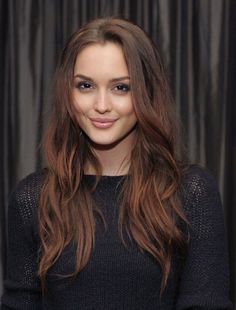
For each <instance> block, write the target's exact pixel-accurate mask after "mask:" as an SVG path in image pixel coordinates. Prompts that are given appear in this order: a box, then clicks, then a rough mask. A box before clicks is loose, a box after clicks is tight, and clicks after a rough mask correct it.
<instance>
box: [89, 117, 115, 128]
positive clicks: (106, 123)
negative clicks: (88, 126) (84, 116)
mask: <svg viewBox="0 0 236 310" xmlns="http://www.w3.org/2000/svg"><path fill="white" fill-rule="evenodd" d="M90 120H91V122H92V124H93V125H94V126H95V127H97V128H110V127H111V126H112V125H113V124H114V123H115V121H116V119H111V118H90Z"/></svg>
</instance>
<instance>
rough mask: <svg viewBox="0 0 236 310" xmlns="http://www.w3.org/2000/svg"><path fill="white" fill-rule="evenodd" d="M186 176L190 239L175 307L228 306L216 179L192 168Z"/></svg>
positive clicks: (225, 264)
mask: <svg viewBox="0 0 236 310" xmlns="http://www.w3.org/2000/svg"><path fill="white" fill-rule="evenodd" d="M193 169H194V170H195V171H194V172H193V174H190V175H189V176H187V180H186V186H185V194H184V196H185V198H184V201H185V202H184V207H185V212H186V216H187V218H188V220H189V221H190V231H189V232H190V242H189V247H188V254H187V258H186V261H185V264H184V267H183V271H182V273H181V278H180V284H179V296H178V300H177V306H176V309H178V310H183V309H198V310H206V309H208V310H210V309H231V307H232V304H231V302H230V301H229V299H228V293H229V268H228V253H227V245H226V238H225V230H224V219H223V212H222V205H221V201H220V197H219V192H218V189H217V186H216V183H215V180H214V179H213V178H212V177H211V176H210V175H209V174H208V173H207V172H205V171H204V170H201V169H199V168H193Z"/></svg>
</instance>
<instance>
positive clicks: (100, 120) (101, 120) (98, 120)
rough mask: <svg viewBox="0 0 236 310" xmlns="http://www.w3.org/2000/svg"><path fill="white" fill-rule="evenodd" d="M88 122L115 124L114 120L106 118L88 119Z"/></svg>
mask: <svg viewBox="0 0 236 310" xmlns="http://www.w3.org/2000/svg"><path fill="white" fill-rule="evenodd" d="M90 120H91V121H93V122H99V123H112V122H115V121H116V119H115V118H107V117H104V118H103V117H102V118H101V117H90Z"/></svg>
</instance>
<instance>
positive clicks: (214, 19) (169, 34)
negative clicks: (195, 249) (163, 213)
mask: <svg viewBox="0 0 236 310" xmlns="http://www.w3.org/2000/svg"><path fill="white" fill-rule="evenodd" d="M107 15H116V16H121V17H125V18H128V19H130V20H132V21H134V22H135V23H137V24H139V25H140V26H142V27H143V28H144V29H145V30H146V31H147V32H148V33H149V34H150V35H151V36H152V38H153V40H154V41H155V42H156V43H157V45H158V46H159V49H160V52H161V55H162V56H163V60H164V62H165V64H166V67H167V69H168V73H169V80H170V83H171V87H172V90H173V95H174V97H175V102H176V109H177V111H178V113H179V115H180V117H181V119H182V121H183V125H184V128H185V131H186V139H187V144H188V148H189V155H190V158H191V160H192V161H193V162H198V163H201V164H202V165H204V166H206V167H208V168H209V170H210V171H211V172H212V174H213V175H214V176H215V177H216V179H217V180H218V184H219V188H220V191H221V195H222V200H223V204H224V209H225V219H226V225H227V233H228V241H229V250H230V264H231V299H232V300H233V301H234V300H235V295H236V287H235V283H236V188H235V186H236V101H235V99H236V86H235V82H234V81H235V79H236V35H235V33H236V1H234V0H149V1H148V0H136V1H135V0H133V1H132V0H107V1H106V0H80V1H79V0H17V1H16V0H8V1H5V0H0V46H1V48H0V95H1V104H0V126H1V130H0V135H1V136H0V145H1V148H0V150H1V152H0V169H1V170H0V171H1V175H0V181H1V186H0V199H1V205H0V224H1V230H0V233H1V239H0V240H1V241H0V250H1V258H0V259H1V261H0V273H1V274H0V291H1V290H2V283H3V278H4V274H5V262H6V251H5V248H6V241H5V240H6V217H7V200H8V197H9V193H10V191H11V190H12V188H13V187H14V185H15V184H16V183H17V181H19V179H21V178H22V177H24V176H25V175H27V174H28V173H30V172H32V171H34V170H35V169H37V168H40V167H41V166H42V156H41V154H40V152H39V151H38V144H39V141H40V138H41V134H42V131H43V129H44V127H45V122H46V119H47V115H48V111H49V109H50V87H51V80H52V76H53V73H54V70H55V65H56V61H57V58H58V55H59V52H60V50H61V48H62V46H63V45H64V44H65V42H66V40H67V39H68V37H69V36H70V35H71V34H72V33H73V31H75V30H76V29H78V28H79V27H80V26H81V25H83V24H84V23H85V22H87V21H89V20H91V19H93V18H95V17H98V16H107Z"/></svg>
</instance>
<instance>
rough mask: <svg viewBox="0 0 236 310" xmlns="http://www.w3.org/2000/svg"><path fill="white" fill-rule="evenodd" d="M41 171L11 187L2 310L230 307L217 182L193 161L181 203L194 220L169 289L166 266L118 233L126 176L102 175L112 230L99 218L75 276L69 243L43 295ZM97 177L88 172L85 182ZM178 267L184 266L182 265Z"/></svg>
mask: <svg viewBox="0 0 236 310" xmlns="http://www.w3.org/2000/svg"><path fill="white" fill-rule="evenodd" d="M43 175H44V173H43V172H35V173H33V174H31V175H29V176H28V177H26V178H25V179H24V180H22V181H21V182H20V183H19V184H18V185H17V187H16V189H15V190H14V191H13V193H12V195H11V198H10V203H9V213H8V215H9V216H8V252H7V277H6V280H5V283H4V288H5V291H4V294H3V296H2V306H1V309H2V310H5V309H25V310H26V309H30V310H36V309H47V310H51V309H58V310H60V309H61V310H63V309H71V310H74V309H79V310H89V309H90V310H93V309H94V310H95V309H96V310H101V309H103V310H112V309H114V310H118V309H119V310H121V309H127V310H132V309H133V310H141V309H142V310H154V309H156V310H157V309H163V310H164V309H165V310H167V309H168V310H169V309H196V310H197V309H199V310H200V309H202V310H203V309H231V307H232V305H231V302H230V301H229V299H228V289H229V271H228V254H227V246H226V240H225V231H224V219H223V212H222V206H221V202H220V198H219V193H218V190H217V186H216V183H215V180H214V179H213V177H212V176H211V175H209V173H208V172H206V171H205V170H203V169H201V168H199V167H197V166H193V167H191V168H190V169H189V170H188V172H187V173H186V174H185V176H184V177H183V189H184V190H183V193H182V206H183V210H184V212H185V214H186V216H187V218H188V220H189V222H190V229H189V233H190V241H189V244H188V251H187V255H186V258H185V260H184V263H182V264H180V259H179V255H178V253H177V252H175V254H174V256H173V259H172V267H171V273H170V276H169V279H168V284H167V287H166V289H165V291H164V294H163V295H162V297H160V285H161V278H162V274H161V268H160V266H159V264H158V263H157V262H156V260H155V259H154V258H152V257H151V256H150V255H149V254H147V253H145V252H143V251H140V249H139V248H138V247H137V245H136V244H135V242H129V244H128V246H126V247H125V246H124V244H123V243H122V241H121V239H120V236H119V233H118V225H117V224H118V212H119V203H118V193H119V191H120V186H121V184H122V182H123V178H124V177H122V176H102V177H101V180H100V182H99V184H98V186H97V188H96V191H95V192H94V194H93V198H94V200H95V202H96V204H97V205H99V208H100V209H101V210H102V212H103V215H104V217H105V220H106V223H107V229H106V230H105V229H104V225H103V223H102V221H101V220H99V218H97V220H96V236H95V239H96V240H95V246H94V248H93V250H92V254H91V257H90V260H89V262H88V264H87V265H86V266H85V267H84V269H83V270H82V271H81V272H80V273H79V274H78V276H77V277H76V278H75V279H71V278H61V277H59V276H58V274H62V275H63V274H68V273H71V272H72V271H73V266H74V263H75V248H74V247H73V246H68V247H67V248H66V249H65V250H64V251H63V253H62V254H61V256H60V257H59V259H58V260H57V261H56V263H55V264H54V265H53V266H52V267H51V268H50V270H49V271H48V275H47V286H48V293H47V294H46V296H44V297H42V294H41V287H40V282H39V279H38V277H37V263H38V254H37V253H38V247H39V236H38V224H37V206H38V202H39V194H40V188H41V185H42V180H43ZM94 178H95V177H94V176H85V181H86V182H91V181H93V180H94ZM180 266H181V269H180V268H179V267H180Z"/></svg>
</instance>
